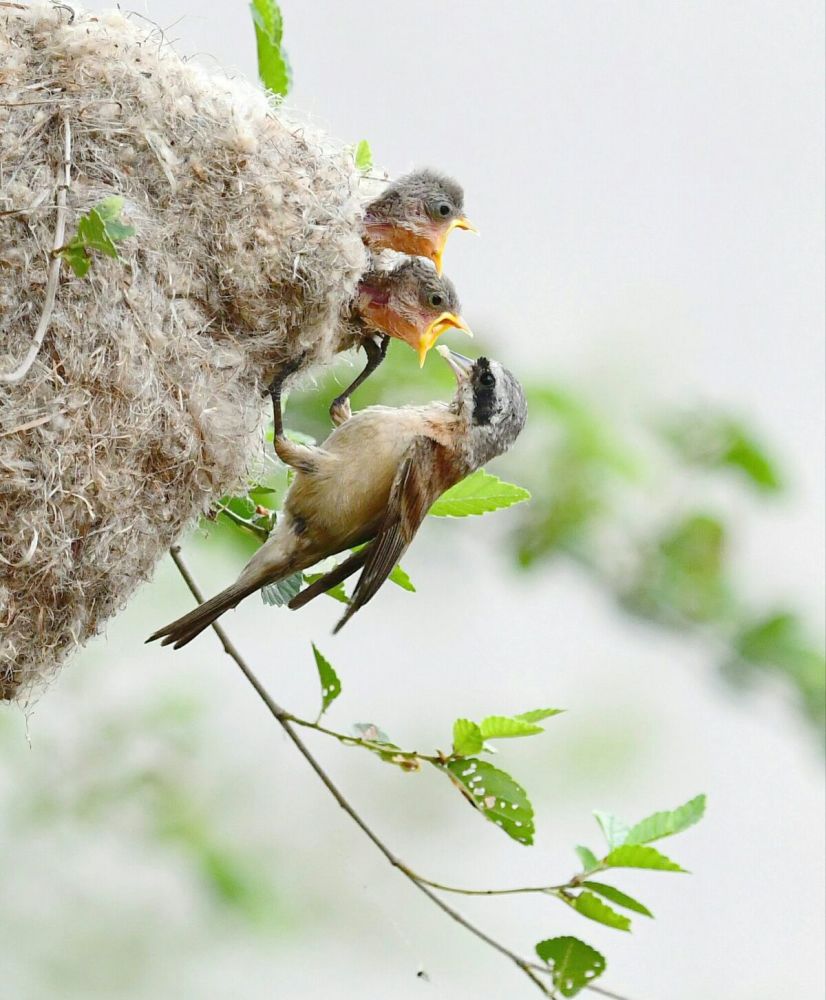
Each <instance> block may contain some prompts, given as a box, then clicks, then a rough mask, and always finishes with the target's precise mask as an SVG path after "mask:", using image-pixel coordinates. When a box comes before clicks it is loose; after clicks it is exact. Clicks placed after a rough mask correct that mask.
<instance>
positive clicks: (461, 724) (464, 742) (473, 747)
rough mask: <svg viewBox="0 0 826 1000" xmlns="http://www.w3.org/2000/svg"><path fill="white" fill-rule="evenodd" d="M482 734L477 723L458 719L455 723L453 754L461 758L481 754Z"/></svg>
mask: <svg viewBox="0 0 826 1000" xmlns="http://www.w3.org/2000/svg"><path fill="white" fill-rule="evenodd" d="M482 743H483V740H482V734H481V732H480V731H479V727H478V726H477V725H476V723H475V722H471V721H470V720H469V719H457V720H456V721H455V722H454V723H453V752H454V753H457V754H459V756H460V757H467V756H469V755H470V754H474V753H479V751H480V750H481V749H482Z"/></svg>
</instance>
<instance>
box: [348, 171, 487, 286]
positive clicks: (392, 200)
mask: <svg viewBox="0 0 826 1000" xmlns="http://www.w3.org/2000/svg"><path fill="white" fill-rule="evenodd" d="M464 201H465V197H464V192H463V191H462V188H461V186H460V185H459V184H457V183H456V181H454V180H452V179H451V178H450V177H445V176H444V175H443V174H439V173H437V172H436V171H435V170H416V171H414V172H413V173H411V174H406V175H405V176H404V177H400V178H399V180H397V181H394V182H393V183H392V184H391V185H390V186H389V187H388V188H387V190H386V191H385V192H384V193H383V194H382V195H381V196H380V197H378V198H376V199H375V201H372V202H371V203H370V204H369V205H368V206H367V209H366V211H365V213H364V227H365V234H366V239H367V242H368V243H369V244H370V245H371V246H372V247H374V248H375V249H384V250H396V251H398V252H399V253H406V254H411V255H413V256H418V257H428V258H429V259H430V260H432V261H433V263H434V264H435V265H436V269H437V271H439V273H441V270H442V254H443V253H444V248H445V243H446V242H447V238H448V236H449V235H450V233H451V231H452V230H454V229H470V230H473V231H474V232H475V230H474V227H473V226H472V225H471V224H470V222H468V220H467V219H466V218H465V216H464Z"/></svg>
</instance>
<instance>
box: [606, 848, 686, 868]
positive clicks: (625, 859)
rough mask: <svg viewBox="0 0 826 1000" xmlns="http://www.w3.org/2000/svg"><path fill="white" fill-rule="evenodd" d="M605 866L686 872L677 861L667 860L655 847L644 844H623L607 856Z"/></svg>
mask: <svg viewBox="0 0 826 1000" xmlns="http://www.w3.org/2000/svg"><path fill="white" fill-rule="evenodd" d="M603 864H605V865H607V866H608V867H609V868H651V869H653V870H654V871H661V872H684V871H685V868H681V867H680V866H679V865H678V864H677V863H676V862H675V861H672V860H671V859H670V858H667V857H666V856H665V855H664V854H660V852H659V851H658V850H657V849H656V848H655V847H645V846H643V845H642V844H623V845H621V846H620V847H615V848H614V850H613V851H611V852H610V853H609V854H607V855H606V856H605V858H604V859H603Z"/></svg>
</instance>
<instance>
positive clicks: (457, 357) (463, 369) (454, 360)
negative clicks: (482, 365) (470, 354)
mask: <svg viewBox="0 0 826 1000" xmlns="http://www.w3.org/2000/svg"><path fill="white" fill-rule="evenodd" d="M436 350H437V351H438V352H439V354H441V356H442V357H443V358H444V359H445V361H446V362H447V363H448V364H449V365H450V367H451V369H452V371H453V374H454V375H455V376H456V381H457V382H458V383H459V385H462V384H463V383H464V382H467V380H468V379H469V378H470V373H471V372H472V371H473V365H474V362H473V360H472V359H471V358H466V357H465V356H464V354H457V353H456V351H451V349H450V348H449V347H445V345H444V344H439V346H438V347H437V348H436Z"/></svg>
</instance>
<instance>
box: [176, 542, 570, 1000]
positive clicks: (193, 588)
mask: <svg viewBox="0 0 826 1000" xmlns="http://www.w3.org/2000/svg"><path fill="white" fill-rule="evenodd" d="M170 554H171V556H172V559H173V560H174V562H175V565H176V566H177V567H178V572H179V573H180V574H181V576H182V577H183V579H184V582H185V583H186V585H187V587H189V590H190V592H191V594H192V596H193V597H194V598H195V600H196V601H198V603H199V604H203V601H204V597H203V594H202V593H201V590H200V588H199V587H198V585H197V584H196V583H195V580H194V578H193V577H192V574H191V573H190V572H189V569H188V568H187V566H186V563H185V562H184V561H183V558H182V557H181V550H180V546H177V545H176V546H173V548H172V549H170ZM212 629H213V631H214V632H215V634H216V635H217V636H218V638H219V640H220V642H221V645H222V646H223V648H224V652H225V653H226V654H227V655H228V656H229V657H231V658H232V659H233V660H235V662H236V664H237V665H238V667H239V669H240V670H241V673H242V674H243V675H244V676H245V677H246V679H247V680H248V681H249V683H250V684H251V685H252V686H253V688H254V689H255V692H256V694H257V695H258V697H259V698H260V699H261V700H262V701H263V702H264V704H265V705H266V706H267V708H268V709H269V711H270V714H271V715H272V716H273V717H274V718H275V719H276V721H277V722H278V723H279V725H280V726H281V727H282V729H283V730H284V732H285V733H286V734H287V736H289V738H290V739H291V740H292V742H293V744H294V745H295V747H296V749H297V750H298V752H299V753H300V754H301V756H302V757H304V759H305V760H306V761H307V763H308V764H309V765H310V767H311V768H312V769H313V770H314V771H315V773H316V775H317V776H318V778H319V779H320V780H321V782H322V784H323V785H324V787H325V788H326V789H327V791H328V792H329V793H330V794H331V795H332V796H333V798H334V799H335V800H336V802H337V803H338V804H339V805H340V806H341V808H342V809H343V810H344V811H345V812H346V813H347V815H348V816H349V817H350V819H352V820H353V822H354V823H355V824H356V826H358V827H359V829H360V830H361V831H362V833H363V834H364V835H365V836H366V837H367V839H368V840H370V841H371V842H372V843H373V845H374V846H375V847H376V848H377V849H378V850H379V851H381V853H382V854H383V855H384V856H385V858H386V859H387V860H388V861H389V862H390V864H391V865H392V866H393V867H394V868H398V870H399V871H400V872H401V873H402V874H403V875H405V876H406V877H407V878H408V879H409V880H410V881H411V882H412V883H413V884H414V885H415V886H416V888H417V889H419V891H420V892H422V893H424V895H425V896H427V897H428V899H430V901H431V902H432V903H434V904H435V905H436V906H438V907H439V909H440V910H441V911H442V912H443V913H446V914H447V915H448V916H449V917H450V918H451V919H452V920H455V921H456V923H458V924H460V925H461V926H462V927H464V928H465V929H466V930H468V931H470V933H471V934H473V935H474V937H477V938H479V940H480V941H484V942H485V944H487V945H489V946H490V947H491V948H493V949H494V950H496V951H498V952H499V954H500V955H504V956H505V957H506V958H509V959H510V960H511V961H512V962H513V963H514V964H515V965H516V966H517V967H518V968H519V969H520V970H521V971H522V972H523V973H524V974H525V975H526V976H527V977H528V978H529V979H530V980H531V982H533V983H534V984H535V985H536V986H537V987H538V988H539V989H540V990H541V991H542V992H543V993H544V994H545V996H553V993H552V992H551V991H550V990H549V989H548V988H547V987H546V986H545V984H544V983H543V982H542V980H541V979H540V978H539V976H538V975H537V974H536V972H535V971H533V970H532V969H531V963H530V962H528V961H527V960H526V959H524V958H522V957H521V956H519V955H517V954H516V952H513V951H511V950H510V949H509V948H506V947H505V946H504V945H503V944H500V943H499V942H498V941H496V940H495V939H494V938H492V937H489V936H488V935H487V934H486V933H485V932H484V931H482V930H480V929H479V928H478V927H475V926H474V925H473V924H471V923H469V922H468V921H467V920H466V919H465V918H464V917H463V916H462V915H461V914H460V913H458V912H457V911H456V910H454V909H453V908H452V907H450V906H448V905H447V903H445V902H443V900H441V899H439V897H438V896H437V895H436V894H435V892H433V891H432V890H431V889H429V888H428V887H427V886H426V885H424V884H423V883H422V882H420V881H419V879H418V877H417V876H416V875H415V873H414V872H413V871H412V870H411V869H410V868H408V867H407V865H406V864H405V863H404V862H403V861H401V859H399V858H397V857H396V855H395V854H393V852H392V851H391V850H390V848H389V847H387V845H386V844H385V843H384V842H383V841H382V840H381V839H380V838H379V836H378V835H377V834H376V833H374V832H373V830H372V829H371V828H370V827H369V826H368V825H367V823H366V822H365V821H364V820H363V819H362V818H361V816H359V814H358V813H357V812H356V811H355V809H353V807H352V806H351V805H350V803H349V802H348V801H347V799H346V798H345V797H344V795H343V794H342V793H341V792H340V791H339V790H338V788H337V787H336V785H334V784H333V781H332V779H331V778H330V777H329V776H328V775H327V772H326V771H325V770H324V769H323V768H322V766H321V764H319V762H318V761H317V760H316V759H315V757H314V756H313V755H312V754H311V753H310V750H309V749H308V747H307V746H306V744H305V743H304V741H303V740H302V739H301V737H300V736H299V735H298V733H297V732H296V731H295V728H294V726H293V725H292V724H291V722H290V713H289V712H287V711H286V709H283V708H282V707H281V706H280V705H279V704H278V703H277V702H276V701H275V700H274V699H273V698H272V697H271V695H270V694H269V692H268V691H267V690H266V688H265V687H264V685H263V684H262V683H261V681H259V679H258V677H257V676H256V675H255V673H254V672H253V670H252V668H251V667H250V666H249V665H248V664H247V662H246V661H245V660H244V658H243V657H242V656H241V654H240V653H239V652H238V650H237V649H236V648H235V645H234V644H233V642H232V640H231V639H230V638H229V636H228V635H227V633H226V632H225V631H224V629H223V628H222V626H221V625H220V624H218V622H213V623H212ZM545 971H547V970H545Z"/></svg>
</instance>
